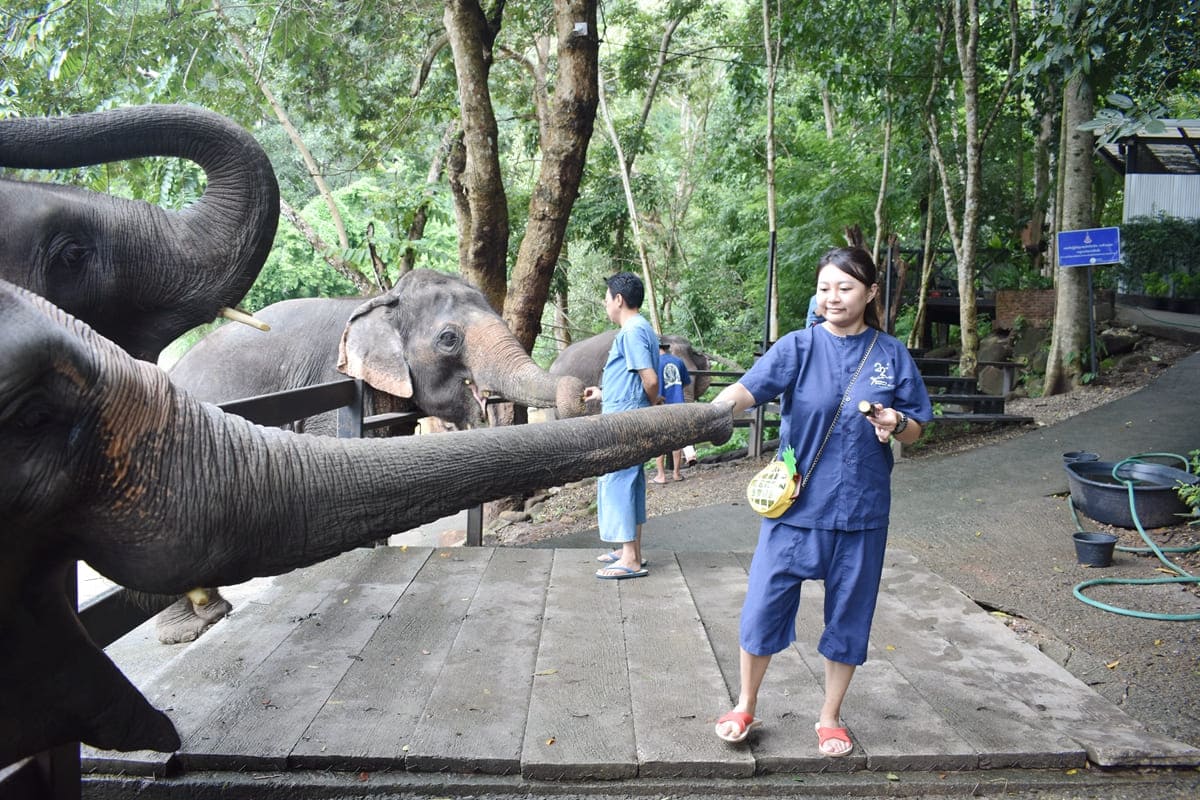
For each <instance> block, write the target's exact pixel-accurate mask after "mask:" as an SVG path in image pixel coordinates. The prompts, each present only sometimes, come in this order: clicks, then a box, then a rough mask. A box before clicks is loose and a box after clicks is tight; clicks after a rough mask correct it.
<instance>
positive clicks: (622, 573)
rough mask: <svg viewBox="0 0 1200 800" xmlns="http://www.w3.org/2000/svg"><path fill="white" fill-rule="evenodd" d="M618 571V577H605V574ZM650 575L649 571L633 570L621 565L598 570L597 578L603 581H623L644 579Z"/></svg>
mask: <svg viewBox="0 0 1200 800" xmlns="http://www.w3.org/2000/svg"><path fill="white" fill-rule="evenodd" d="M610 570H616V571H617V574H616V575H605V574H604V573H605V572H608V571H610ZM649 574H650V570H648V569H631V568H630V567H622V566H621V565H620V564H613V565H612V566H611V567H601V568H600V569H598V570H596V577H597V578H599V579H600V580H602V581H623V580H625V579H626V578H644V577H645V576H647V575H649Z"/></svg>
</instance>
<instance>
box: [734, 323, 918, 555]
mask: <svg viewBox="0 0 1200 800" xmlns="http://www.w3.org/2000/svg"><path fill="white" fill-rule="evenodd" d="M874 335H875V330H874V329H873V328H868V329H867V330H866V331H864V332H863V333H860V334H856V335H854V336H845V337H842V336H835V335H834V334H832V333H830V332H829V331H827V330H825V328H824V326H822V325H816V326H814V327H812V328H805V329H804V330H802V331H793V332H791V333H789V334H787V335H786V336H784V337H783V338H782V339H780V340H779V341H778V342H776V343H775V345H774V346H772V347H771V349H770V350H768V351H767V353H766V354H765V355H764V356H763V357H762V358H760V359H759V360H758V361H757V362H756V363H755V364H754V366H752V367H751V368H750V369H749V370H748V371H747V372H746V374H745V375H743V376H742V377H741V379H740V380H739V382H740V383H741V384H742V385H743V386H744V387H745V388H746V389H747V390H749V392H750V394H751V395H753V396H754V402H755V404H756V405H761V404H762V403H766V402H768V401H770V400H772V399H774V398H775V397H778V396H780V395H782V403H783V413H782V415H781V423H780V430H779V441H780V448H781V449H782V448H783V447H785V446H788V445H790V446H791V447H793V448H795V451H796V468H797V470H799V472H800V474H801V475H805V474H807V473H808V470H809V467H810V465H811V464H812V462H813V459H814V458H815V457H816V455H817V451H818V449H819V448H820V447H821V441H822V440H823V439H824V438H825V433H826V431H828V430H829V425H830V423H831V422H833V417H834V414H836V413H837V410H838V406H839V405H840V404H841V402H842V394H843V392H845V390H846V384H847V383H848V382H849V381H850V378H851V376H852V375H853V374H854V370H855V369H857V368H858V365H859V362H861V361H862V357H863V354H864V352H865V351H866V348H867V346H868V345H869V344H870V343H871V339H872V338H873V337H874ZM864 399H865V400H869V401H871V402H872V403H882V404H883V406H884V407H885V408H894V409H896V410H897V411H901V412H903V413H905V414H907V415H908V416H909V417H911V418H912V419H913V420H914V421H916V422H919V423H921V424H925V423H928V422H929V421H930V420H932V419H933V407H932V405H931V404H930V402H929V394H928V392H926V390H925V383H924V381H922V380H921V374H920V373H919V372H918V371H917V366H916V364H915V363H914V362H913V359H912V356H911V355H910V354H909V352H908V349H907V348H906V347H905V346H904V345H903V344H902V343H901V342H900V340H899V339H896V338H895V337H894V336H889V335H888V334H886V333H881V334H880V335H879V340H878V341H877V342H876V343H875V349H874V350H872V351H871V355H870V358H868V359H867V363H866V365H865V366H864V367H863V371H862V374H860V375H859V377H858V381H857V382H855V384H854V389H853V391H852V392H851V394H850V399H849V401H847V403H846V407H845V408H844V409H843V410H842V415H841V417H840V418H839V419H838V423H837V427H836V428H835V429H834V431H833V434H832V435H831V436H830V437H829V441H828V443H827V444H826V445H825V450H824V452H823V453H822V454H821V458H820V461H818V463H817V466H816V470H815V471H814V472H813V475H812V477H811V478H810V479H809V483H808V485H807V486H806V487H805V489H804V491H802V492H801V493H800V496H799V497H798V498H796V501H795V502H794V503H793V504H792V507H791V508H789V509H788V510H787V511H786V512H784V514H783V515H782V516H781V517H779V519H778V521H779V522H785V523H787V524H789V525H793V526H796V527H801V528H821V529H824V530H843V531H861V530H869V529H874V528H886V527H887V523H888V514H889V512H890V511H891V501H892V488H891V472H892V463H893V459H892V449H891V447H889V446H888V445H886V444H883V443H881V442H880V441H879V439H878V438H877V437H876V435H875V428H874V426H872V425H871V423H870V422H869V421H868V420H866V419H864V418H863V416H862V414H860V413H858V410H857V405H858V401H859V400H864Z"/></svg>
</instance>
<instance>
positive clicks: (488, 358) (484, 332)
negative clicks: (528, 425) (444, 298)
mask: <svg viewBox="0 0 1200 800" xmlns="http://www.w3.org/2000/svg"><path fill="white" fill-rule="evenodd" d="M468 338H469V341H468V351H469V352H471V353H478V354H480V355H478V356H476V357H475V359H474V361H473V362H472V363H470V364H469V366H470V368H471V372H472V374H473V375H474V376H475V379H476V382H477V383H478V384H479V385H480V386H481V387H482V388H484V389H491V390H494V391H496V392H497V393H498V394H500V396H501V397H503V398H504V399H505V400H510V401H512V402H514V403H520V404H521V405H524V406H529V407H530V408H553V409H554V410H555V411H556V412H557V416H558V418H559V419H568V418H570V417H581V416H583V415H584V414H585V413H586V409H585V408H584V404H583V389H584V385H583V381H581V380H579V379H578V378H576V377H574V376H572V375H551V374H550V373H548V372H546V371H545V370H543V369H542V368H541V367H539V366H538V365H537V363H536V362H535V361H534V360H533V359H532V358H530V357H529V354H528V353H526V352H525V350H524V349H523V348H522V347H521V344H520V342H518V341H517V340H516V339H515V338H514V337H513V336H512V334H511V333H510V332H509V331H508V328H507V327H506V326H505V324H504V322H503V321H501V320H499V319H496V320H494V321H490V322H488V323H487V324H486V325H483V326H481V328H480V329H478V330H472V331H470V332H468Z"/></svg>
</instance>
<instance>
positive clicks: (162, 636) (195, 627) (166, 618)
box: [155, 588, 233, 644]
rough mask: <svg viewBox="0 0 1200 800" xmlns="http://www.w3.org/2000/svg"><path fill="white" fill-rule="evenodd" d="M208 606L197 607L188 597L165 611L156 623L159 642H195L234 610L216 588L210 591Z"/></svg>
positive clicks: (182, 598) (160, 614) (180, 599)
mask: <svg viewBox="0 0 1200 800" xmlns="http://www.w3.org/2000/svg"><path fill="white" fill-rule="evenodd" d="M208 591H209V602H208V604H207V605H203V606H198V605H195V604H194V603H193V602H192V601H191V600H189V599H188V598H187V597H186V596H185V597H181V598H179V599H178V600H176V601H175V602H174V603H172V604H171V605H170V606H168V607H167V608H165V609H163V610H162V612H161V613H159V615H158V619H157V620H156V622H155V628H156V630H157V631H158V641H160V642H162V643H163V644H182V643H184V642H194V641H196V639H199V638H200V634H202V633H204V632H205V631H206V630H208V629H209V628H211V627H212V626H213V625H214V624H215V623H216V622H217V620H219V619H221V617H223V616H225V615H226V614H228V613H229V612H230V611H232V610H233V606H232V605H230V603H229V601H228V600H226V599H225V598H224V597H221V595H220V593H219V592H218V591H217V590H216V589H215V588H214V589H209V590H208Z"/></svg>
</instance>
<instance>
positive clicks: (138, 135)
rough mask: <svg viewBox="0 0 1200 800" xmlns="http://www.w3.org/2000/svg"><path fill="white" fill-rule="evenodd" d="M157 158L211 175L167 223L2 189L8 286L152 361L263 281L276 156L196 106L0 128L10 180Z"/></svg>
mask: <svg viewBox="0 0 1200 800" xmlns="http://www.w3.org/2000/svg"><path fill="white" fill-rule="evenodd" d="M146 156H169V157H179V158H186V159H189V160H191V161H194V162H195V163H197V164H199V165H200V167H201V168H203V170H204V172H205V174H206V176H207V186H206V189H205V191H204V194H203V196H201V197H200V198H199V199H198V200H197V201H195V202H194V203H192V204H191V205H189V206H188V207H186V208H184V209H182V210H180V211H168V210H165V209H162V208H159V207H158V206H154V205H151V204H149V203H145V202H142V201H136V200H126V199H121V198H117V197H112V196H109V195H106V194H102V193H98V192H92V191H87V190H85V189H81V188H77V187H71V186H62V185H57V184H48V183H34V182H26V181H17V180H10V179H3V180H0V278H3V279H5V280H7V281H10V282H12V283H15V284H17V285H18V286H23V287H25V288H26V289H29V290H30V291H33V292H36V293H37V294H40V295H41V296H43V297H45V298H47V299H48V300H50V302H52V303H54V304H55V305H57V306H59V307H61V308H63V309H64V310H66V311H68V312H70V313H72V314H74V315H76V316H78V317H80V318H81V319H84V320H86V321H87V322H88V323H89V324H90V325H92V326H93V327H94V328H95V329H96V330H97V331H99V332H100V333H102V334H103V335H104V336H106V337H108V338H109V339H111V340H113V341H114V342H116V343H117V344H118V345H120V346H121V347H123V348H125V349H126V350H127V351H128V352H129V353H131V354H132V355H134V356H135V357H137V358H142V359H146V360H150V361H153V360H155V359H156V358H158V355H159V353H160V352H161V351H162V350H163V348H165V347H166V346H167V345H168V344H170V343H171V342H172V341H174V340H175V339H176V338H178V337H179V336H180V335H181V334H183V333H184V332H186V331H188V330H190V329H192V328H194V327H196V326H197V325H200V324H203V323H206V322H210V321H212V320H213V319H214V318H216V317H217V316H218V314H219V313H220V311H221V309H222V308H223V307H229V306H234V305H236V304H237V303H238V302H240V301H241V299H242V297H243V296H244V295H245V294H246V292H247V291H248V290H249V289H250V286H251V285H252V284H253V283H254V280H255V279H256V278H257V277H258V273H259V270H260V269H262V265H263V263H264V262H265V261H266V258H267V254H268V253H269V251H270V248H271V244H272V242H273V241H274V238H275V228H276V225H277V223H278V221H279V187H278V184H277V183H276V180H275V172H274V170H273V169H272V168H271V162H270V160H269V159H268V158H267V155H266V153H265V152H264V151H263V149H262V147H260V146H259V144H258V143H257V142H256V141H255V140H254V138H253V137H252V136H251V135H250V134H249V133H247V132H246V131H245V130H243V129H242V128H241V127H240V126H238V125H236V124H235V123H233V122H231V121H229V120H227V119H225V118H224V117H221V116H219V115H217V114H214V113H212V112H210V111H206V110H204V109H201V108H195V107H189V106H172V105H151V106H140V107H134V108H123V109H115V110H111V111H102V112H98V113H92V114H79V115H75V116H68V117H57V118H30V119H9V120H3V121H0V167H12V168H24V169H65V168H71V167H80V166H86V165H91V164H102V163H107V162H111V161H122V160H127V159H133V158H141V157H146Z"/></svg>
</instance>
